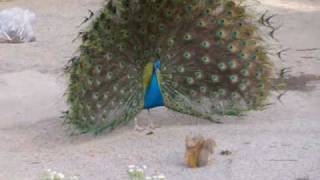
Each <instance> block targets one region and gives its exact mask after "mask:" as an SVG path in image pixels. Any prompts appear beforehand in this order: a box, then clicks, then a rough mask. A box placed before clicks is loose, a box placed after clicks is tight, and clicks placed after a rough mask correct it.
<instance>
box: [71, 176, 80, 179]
mask: <svg viewBox="0 0 320 180" xmlns="http://www.w3.org/2000/svg"><path fill="white" fill-rule="evenodd" d="M69 180H79V178H78V177H77V176H71V177H70V178H69Z"/></svg>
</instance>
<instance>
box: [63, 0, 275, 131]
mask: <svg viewBox="0 0 320 180" xmlns="http://www.w3.org/2000/svg"><path fill="white" fill-rule="evenodd" d="M80 52H81V54H80V56H79V57H78V58H76V59H75V60H74V61H73V62H72V64H71V66H70V68H69V74H70V85H69V90H68V92H69V93H68V97H69V98H68V101H69V103H70V111H69V113H68V114H67V120H68V122H69V123H71V124H73V125H75V126H76V127H78V128H80V129H82V130H84V131H90V130H92V131H95V132H99V131H102V130H104V129H108V130H112V129H114V128H115V127H118V126H120V125H122V124H124V123H127V122H128V121H129V120H131V119H133V118H134V116H136V115H137V113H139V112H140V111H141V110H142V109H144V108H146V107H145V105H144V103H145V101H144V100H145V99H144V97H146V96H145V95H146V90H147V89H148V88H149V86H151V85H150V84H151V83H150V82H151V81H152V75H153V73H154V72H155V73H156V77H157V78H156V79H157V81H158V85H159V87H160V88H159V89H160V90H161V93H160V94H161V96H163V100H164V106H166V107H168V108H169V109H172V110H175V111H178V112H181V113H185V114H190V115H194V116H197V117H201V118H205V119H208V120H214V115H216V114H230V115H233V114H234V115H238V114H239V113H240V112H243V111H247V110H250V109H256V108H259V107H260V106H261V105H262V103H263V101H264V100H265V99H266V97H267V96H268V93H269V89H270V79H271V69H272V64H271V63H270V60H269V57H268V55H267V50H266V48H265V45H264V41H263V35H262V34H261V33H260V31H259V24H258V23H256V20H255V18H254V17H253V16H252V15H250V13H247V12H246V9H245V7H244V6H243V5H242V4H240V3H236V2H235V1H231V0H132V1H129V0H110V1H109V2H108V3H107V4H106V6H105V7H104V8H103V9H102V10H101V12H100V14H99V15H98V17H97V18H96V19H95V20H94V21H93V23H92V25H91V26H90V29H89V31H88V32H87V33H85V34H84V35H83V37H82V45H81V46H80ZM157 59H159V60H160V62H161V67H159V69H158V70H157V69H156V70H155V61H156V60H157Z"/></svg>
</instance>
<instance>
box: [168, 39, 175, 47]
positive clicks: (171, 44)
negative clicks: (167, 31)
mask: <svg viewBox="0 0 320 180" xmlns="http://www.w3.org/2000/svg"><path fill="white" fill-rule="evenodd" d="M167 43H168V46H173V45H174V43H175V42H174V40H173V39H172V38H169V39H168V42H167Z"/></svg>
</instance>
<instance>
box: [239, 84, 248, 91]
mask: <svg viewBox="0 0 320 180" xmlns="http://www.w3.org/2000/svg"><path fill="white" fill-rule="evenodd" d="M239 89H240V91H245V90H246V89H247V85H246V84H245V83H241V84H239Z"/></svg>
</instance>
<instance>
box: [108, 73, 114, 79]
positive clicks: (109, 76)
mask: <svg viewBox="0 0 320 180" xmlns="http://www.w3.org/2000/svg"><path fill="white" fill-rule="evenodd" d="M112 77H113V74H112V72H108V73H107V79H108V80H111V79H112Z"/></svg>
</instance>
